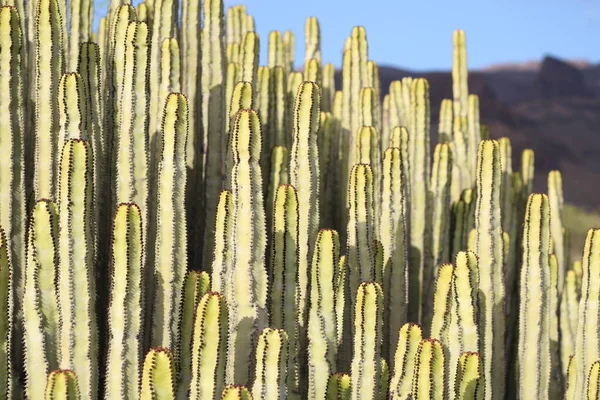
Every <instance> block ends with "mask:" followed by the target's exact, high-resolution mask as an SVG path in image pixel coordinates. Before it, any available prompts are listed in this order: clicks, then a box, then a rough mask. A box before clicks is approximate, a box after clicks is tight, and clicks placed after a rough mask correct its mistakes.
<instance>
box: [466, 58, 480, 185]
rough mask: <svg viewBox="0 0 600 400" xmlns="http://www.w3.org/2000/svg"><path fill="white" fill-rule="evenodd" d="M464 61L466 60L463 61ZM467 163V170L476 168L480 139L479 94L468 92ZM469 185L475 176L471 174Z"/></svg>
mask: <svg viewBox="0 0 600 400" xmlns="http://www.w3.org/2000/svg"><path fill="white" fill-rule="evenodd" d="M465 63H466V61H465ZM466 133H467V157H468V158H467V163H468V166H469V170H471V171H475V170H476V168H477V147H478V146H479V142H480V141H481V126H480V124H479V96H477V95H475V94H470V95H469V97H468V98H467V132H466ZM471 179H472V181H471V186H472V185H474V184H475V177H474V176H473V175H471Z"/></svg>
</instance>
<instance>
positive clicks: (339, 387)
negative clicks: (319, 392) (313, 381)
mask: <svg viewBox="0 0 600 400" xmlns="http://www.w3.org/2000/svg"><path fill="white" fill-rule="evenodd" d="M351 392H352V380H351V378H350V375H348V374H344V373H341V372H338V373H335V374H333V375H331V376H330V377H329V380H328V382H327V394H326V397H325V398H326V399H327V400H350V395H351Z"/></svg>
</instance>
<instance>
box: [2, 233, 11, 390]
mask: <svg viewBox="0 0 600 400" xmlns="http://www.w3.org/2000/svg"><path fill="white" fill-rule="evenodd" d="M13 274H14V273H13V269H12V266H11V263H10V258H9V249H8V242H7V240H6V234H5V233H4V229H2V228H1V227H0V377H2V380H1V381H0V398H2V399H10V398H12V395H13V376H12V373H13V367H12V360H11V358H12V354H11V353H12V348H11V342H12V331H13V329H12V327H13V325H12V324H13V313H14V311H13Z"/></svg>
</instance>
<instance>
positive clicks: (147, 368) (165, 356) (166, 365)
mask: <svg viewBox="0 0 600 400" xmlns="http://www.w3.org/2000/svg"><path fill="white" fill-rule="evenodd" d="M175 377H176V375H175V363H174V361H173V355H172V354H171V351H170V350H169V349H167V348H165V347H156V348H153V349H150V351H149V352H148V354H147V355H146V358H145V359H144V365H143V367H142V381H141V384H140V396H139V398H140V400H174V399H175Z"/></svg>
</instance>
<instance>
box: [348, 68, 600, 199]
mask: <svg viewBox="0 0 600 400" xmlns="http://www.w3.org/2000/svg"><path fill="white" fill-rule="evenodd" d="M404 76H423V77H426V78H427V79H428V80H429V82H430V87H431V108H432V109H431V116H432V125H431V127H432V135H433V137H435V136H436V135H437V124H438V122H437V121H438V115H439V106H440V102H441V101H442V99H443V98H451V97H452V81H451V76H450V72H449V71H445V72H426V73H416V72H410V71H405V70H401V69H396V68H389V67H382V68H381V83H382V91H384V92H385V91H387V87H389V84H390V82H391V81H393V80H397V79H400V78H402V77H404ZM337 80H338V81H340V79H339V78H338V79H337ZM469 91H470V92H471V93H475V94H477V95H479V97H480V102H481V119H482V122H483V123H485V124H488V125H489V126H490V129H491V135H492V137H494V138H499V137H502V136H508V137H509V138H510V139H511V141H512V144H513V164H514V165H518V164H519V161H518V159H519V157H520V151H521V150H522V149H524V148H532V149H534V150H535V153H536V171H537V174H536V181H535V189H536V190H540V191H545V190H546V174H547V173H548V171H549V170H551V169H557V168H558V169H560V170H561V171H562V173H563V185H564V195H565V200H566V201H568V202H571V203H573V204H576V205H578V206H583V207H585V208H588V209H600V65H596V66H595V65H589V64H586V63H581V62H578V63H569V62H565V61H562V60H559V59H556V58H553V57H546V58H545V59H544V60H543V61H542V62H540V63H528V64H527V65H526V67H523V66H519V65H512V66H495V67H494V68H489V69H486V70H482V71H474V72H471V73H470V75H469ZM590 182H597V183H598V184H593V183H592V184H590Z"/></svg>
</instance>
